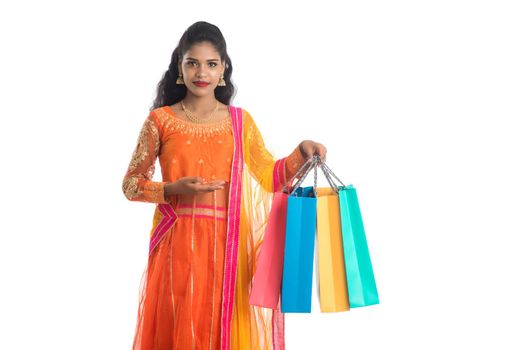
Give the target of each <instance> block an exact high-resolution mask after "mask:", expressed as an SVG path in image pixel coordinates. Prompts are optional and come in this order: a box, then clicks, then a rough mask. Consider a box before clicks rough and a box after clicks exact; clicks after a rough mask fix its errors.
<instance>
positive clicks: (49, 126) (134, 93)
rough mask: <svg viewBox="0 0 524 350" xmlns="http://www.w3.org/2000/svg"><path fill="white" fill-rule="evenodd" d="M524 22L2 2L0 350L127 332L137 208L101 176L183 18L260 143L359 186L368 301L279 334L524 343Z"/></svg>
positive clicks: (496, 9) (106, 342) (488, 14)
mask: <svg viewBox="0 0 524 350" xmlns="http://www.w3.org/2000/svg"><path fill="white" fill-rule="evenodd" d="M342 5H343V6H342ZM523 18H524V12H523V9H522V6H521V4H520V3H519V2H518V1H500V0H499V1H460V0H453V1H446V0H441V1H360V2H344V3H343V2H334V1H321V2H315V3H311V4H309V3H307V2H296V3H292V2H289V1H278V2H275V3H271V2H268V1H263V2H262V1H261V2H258V4H250V5H239V4H234V3H228V2H227V1H226V2H224V1H213V2H206V1H189V0H188V1H184V2H178V1H177V2H175V1H170V2H168V1H164V2H160V1H151V2H147V3H146V2H144V1H140V2H139V1H125V2H124V1H121V2H117V1H112V2H111V1H104V2H102V1H89V2H88V1H86V2H74V1H62V2H60V1H18V2H16V3H14V2H11V4H8V3H7V2H3V3H2V5H0V33H1V34H0V35H1V44H0V45H1V51H2V54H1V55H0V60H1V64H0V89H1V90H0V101H1V102H0V103H1V112H0V117H1V130H2V132H1V137H0V142H1V144H0V146H1V166H2V169H1V172H0V176H1V179H0V181H1V184H2V190H1V192H0V193H1V195H2V197H1V205H2V208H1V220H0V225H1V226H0V229H1V235H0V240H1V241H0V273H1V275H0V278H1V280H0V281H1V282H0V283H1V287H0V348H1V349H130V347H131V342H132V336H133V332H134V326H135V321H136V312H137V303H138V288H139V282H140V278H141V276H142V273H143V271H144V269H145V266H146V263H147V246H148V234H149V229H150V226H151V219H152V213H153V210H154V206H153V205H152V204H145V203H135V202H129V201H127V200H126V199H125V197H124V196H123V194H122V192H121V181H122V177H123V175H124V173H125V170H126V169H127V165H128V162H129V160H130V158H131V153H132V151H133V149H134V146H135V142H136V139H137V137H138V132H139V129H140V127H141V125H142V122H143V121H144V119H145V118H146V117H147V114H148V108H149V106H150V105H151V103H152V100H153V97H154V92H155V86H156V84H157V83H158V81H159V79H160V77H161V75H162V73H163V72H164V71H165V70H166V69H167V67H168V64H169V60H170V56H171V53H172V51H173V49H174V48H175V47H176V44H177V42H178V39H179V38H180V36H181V35H182V33H183V31H184V30H185V29H186V28H187V27H188V26H189V25H191V24H192V23H194V22H195V21H198V20H206V21H209V22H211V23H213V24H216V25H217V26H219V28H220V29H221V30H222V32H223V34H224V36H225V37H226V40H227V44H228V49H229V54H230V56H231V58H232V61H233V67H234V72H233V80H234V82H235V85H236V86H237V87H238V88H239V90H238V93H237V95H236V98H235V100H234V101H233V104H234V105H236V106H241V107H244V108H245V109H247V110H248V111H249V112H250V113H251V114H252V115H253V116H254V118H255V120H256V122H257V124H258V126H259V128H260V130H261V132H262V134H263V136H264V139H265V141H266V144H267V146H268V147H269V149H270V150H271V151H272V152H274V154H275V155H276V156H277V157H283V156H286V155H287V154H289V152H291V150H292V149H293V148H294V147H295V146H296V145H297V144H298V143H299V142H300V141H301V140H303V139H312V140H315V141H318V142H322V143H323V144H324V145H326V147H327V148H328V158H327V163H328V165H330V166H331V168H332V169H333V170H334V171H335V173H337V174H338V175H340V177H342V179H343V180H344V181H346V182H348V183H353V184H354V185H355V186H356V188H357V190H358V193H359V198H360V203H361V209H362V214H363V218H364V223H365V226H366V232H367V235H368V243H369V248H370V252H371V257H372V260H373V265H374V269H375V276H376V279H377V286H378V288H379V293H380V298H381V304H380V305H378V306H372V307H368V308H361V309H354V310H352V311H350V312H346V313H340V314H321V313H320V312H319V311H318V305H316V304H314V306H315V307H316V309H315V310H314V312H313V313H312V314H300V315H288V316H287V319H286V320H287V323H286V341H287V345H288V349H318V348H322V349H359V350H364V349H477V348H486V349H522V348H524V339H523V338H522V326H523V321H524V282H523V274H522V267H521V266H524V258H523V255H522V248H523V245H522V243H520V242H521V241H522V240H521V238H522V237H521V236H522V235H523V233H524V222H523V217H524V216H523V210H524V199H523V198H524V197H523V196H524V185H523V180H524V168H523V157H522V151H523V150H524V141H523V136H522V134H523V128H522V126H521V123H520V122H521V120H519V119H522V118H523V116H524V105H523V104H524V103H523V96H524V68H523V67H524V65H523V63H522V62H524V47H523V43H524V40H523V39H524V35H523V33H524V21H523V20H522V19H523ZM159 173H160V171H159V169H158V168H157V174H156V176H155V178H158V175H159ZM316 302H317V301H316Z"/></svg>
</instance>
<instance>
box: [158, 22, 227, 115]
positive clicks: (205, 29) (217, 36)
mask: <svg viewBox="0 0 524 350" xmlns="http://www.w3.org/2000/svg"><path fill="white" fill-rule="evenodd" d="M201 42H209V43H211V44H212V45H213V46H214V47H215V49H216V50H217V51H218V53H219V54H220V59H221V60H222V61H223V62H224V64H225V65H226V69H225V71H224V80H225V81H226V86H217V87H216V89H215V97H216V99H217V100H219V101H220V102H222V103H223V104H225V105H229V103H230V101H231V98H232V97H233V95H234V93H235V87H234V86H233V83H232V82H231V74H232V73H233V65H232V64H231V59H230V58H229V55H228V54H227V50H226V40H225V39H224V36H223V35H222V32H221V31H220V29H218V27H217V26H215V25H213V24H211V23H208V22H204V21H199V22H195V23H193V24H192V25H191V26H190V27H189V28H187V29H186V31H185V32H184V34H182V37H181V38H180V40H179V42H178V46H177V47H176V48H175V50H174V51H173V53H172V54H171V63H170V64H169V69H168V70H167V71H166V72H165V73H164V75H163V76H162V79H161V80H160V82H159V83H158V85H157V95H156V98H155V100H154V102H153V106H152V107H151V110H153V109H155V108H159V107H163V106H167V105H172V104H175V103H177V102H179V101H181V100H182V99H183V98H184V96H186V93H187V88H186V86H185V85H180V84H176V83H175V82H176V80H177V78H178V63H179V62H180V61H181V60H182V57H183V56H184V54H185V53H186V51H187V50H189V49H190V48H191V47H192V46H193V45H194V44H197V43H201Z"/></svg>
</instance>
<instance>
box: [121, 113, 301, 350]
mask: <svg viewBox="0 0 524 350" xmlns="http://www.w3.org/2000/svg"><path fill="white" fill-rule="evenodd" d="M244 113H247V112H245V111H244ZM259 143H260V142H259ZM233 147H234V142H233V135H232V130H231V118H228V119H225V120H223V121H219V122H216V123H210V124H199V125H197V124H193V123H191V122H188V121H186V120H183V119H181V118H180V117H179V116H177V115H175V113H174V112H173V110H172V109H171V108H170V107H168V106H165V107H161V108H157V109H155V110H153V111H152V112H151V113H150V115H149V116H148V118H147V119H146V121H145V122H144V125H143V127H142V130H141V132H140V136H139V140H138V142H137V147H136V149H135V152H134V154H133V157H132V159H131V162H130V165H129V168H128V171H127V173H126V175H125V177H124V182H123V190H124V193H125V195H126V197H127V198H128V199H130V200H136V201H146V202H153V203H168V204H169V205H171V207H172V208H173V209H174V211H175V212H176V214H177V218H176V221H175V223H174V225H173V226H172V227H171V228H170V229H169V230H168V231H167V233H166V234H165V236H164V237H163V238H162V239H161V240H160V242H159V243H158V245H157V246H156V247H155V249H154V250H153V251H152V252H151V254H150V257H149V261H148V268H147V274H146V275H145V276H144V279H143V285H142V287H141V300H140V307H139V314H138V322H137V328H136V334H135V341H134V349H147V350H151V349H159V350H160V349H162V350H164V349H220V331H221V328H220V327H221V324H220V319H221V302H222V286H223V276H224V255H225V242H226V233H227V210H228V194H229V179H230V175H231V161H232V159H231V158H232V154H233ZM262 148H263V143H262ZM268 154H269V153H268ZM157 158H158V159H159V162H160V166H161V171H162V181H160V182H155V181H153V180H152V176H153V173H154V163H155V161H156V159H157ZM303 161H304V160H303V159H302V157H301V155H300V152H299V151H298V148H297V149H295V150H294V151H293V153H292V154H291V155H290V157H288V159H287V160H286V165H287V168H286V170H285V172H286V175H287V176H288V178H290V177H291V176H292V175H293V174H294V172H295V171H296V169H297V167H298V166H300V165H301V164H302V163H303ZM186 176H201V177H202V178H203V179H204V180H208V181H211V180H216V179H220V180H225V181H226V186H225V188H224V189H223V190H218V191H215V192H213V193H206V194H200V195H177V196H173V197H171V198H166V197H165V196H164V192H163V187H164V185H165V183H167V182H172V181H176V180H177V179H179V178H181V177H186ZM160 216H161V215H160V214H159V212H158V210H156V211H155V216H154V223H153V226H156V225H157V224H158V222H159V220H160ZM239 273H242V271H241V272H239ZM244 273H246V272H245V271H244ZM248 276H250V274H249V275H248ZM237 322H238V321H237Z"/></svg>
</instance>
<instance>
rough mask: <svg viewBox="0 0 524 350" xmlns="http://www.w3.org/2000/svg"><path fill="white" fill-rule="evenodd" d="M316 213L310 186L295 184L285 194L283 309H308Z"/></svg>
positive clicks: (309, 304) (307, 310)
mask: <svg viewBox="0 0 524 350" xmlns="http://www.w3.org/2000/svg"><path fill="white" fill-rule="evenodd" d="M316 212H317V199H316V197H315V193H314V190H313V187H305V188H302V187H298V188H297V189H296V190H295V192H294V193H293V194H291V195H290V196H289V197H288V205H287V219H286V242H285V247H284V268H283V273H282V305H281V306H282V312H288V313H289V312H311V291H312V282H313V257H314V249H315V232H316V224H317V221H316V219H317V216H316Z"/></svg>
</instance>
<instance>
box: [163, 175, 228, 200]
mask: <svg viewBox="0 0 524 350" xmlns="http://www.w3.org/2000/svg"><path fill="white" fill-rule="evenodd" d="M225 184H226V182H225V181H224V180H214V181H211V182H204V181H203V179H202V178H201V177H200V176H189V177H182V178H180V179H178V180H177V181H174V182H170V183H168V184H166V185H165V188H164V193H165V195H166V196H172V195H175V194H201V193H208V192H213V191H216V190H222V189H224V185H225Z"/></svg>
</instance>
